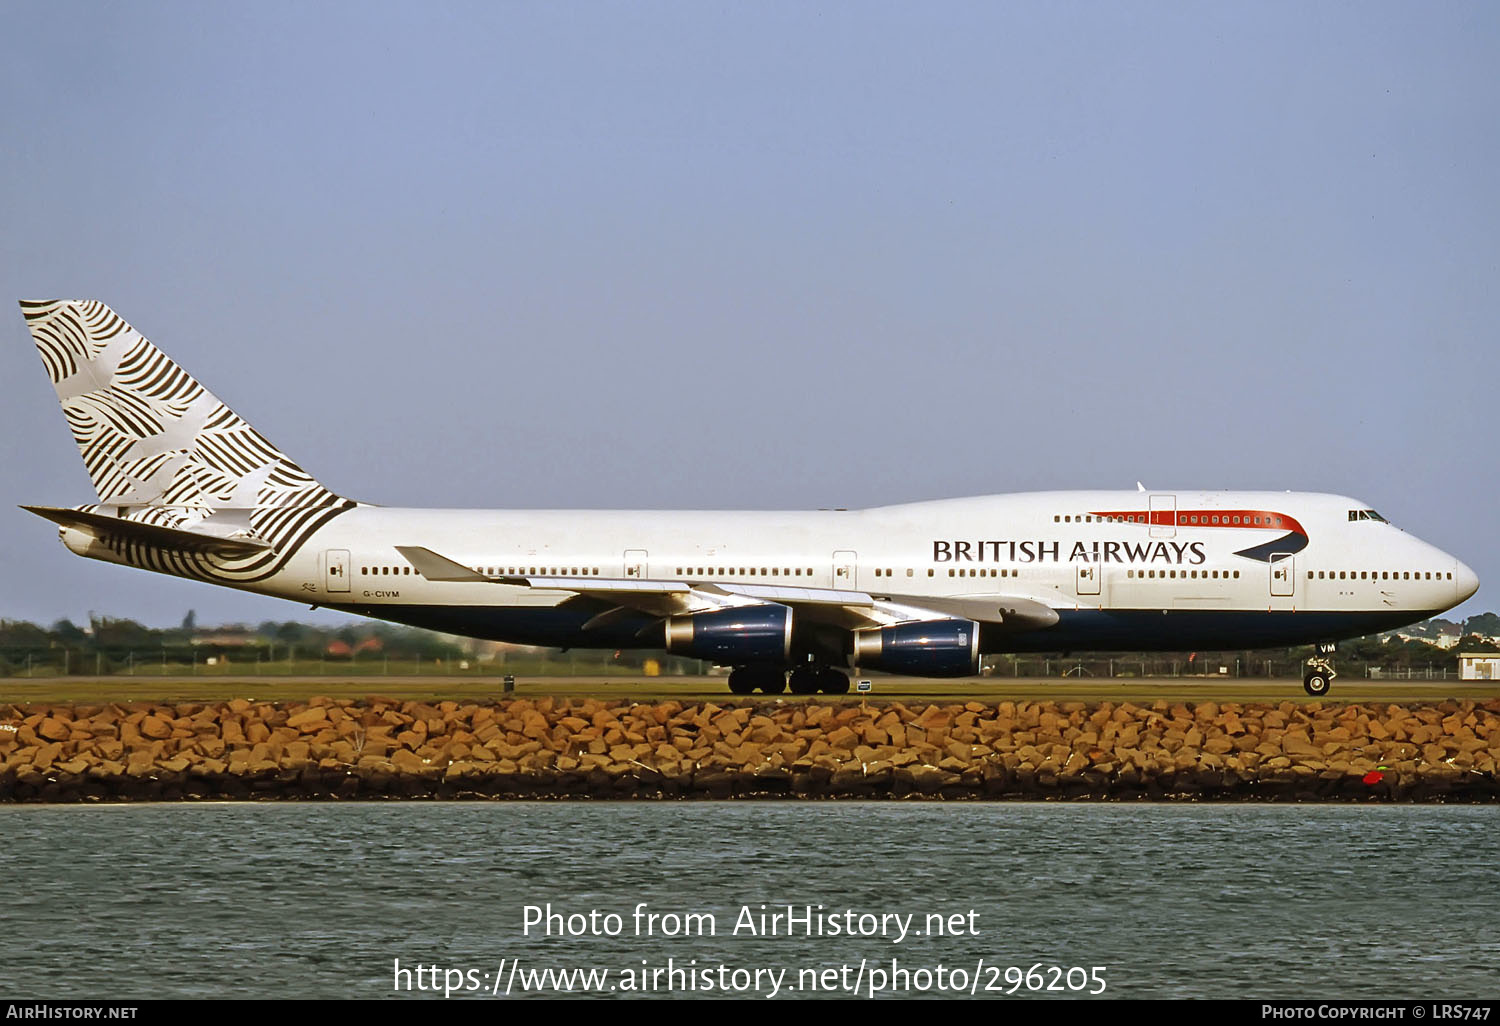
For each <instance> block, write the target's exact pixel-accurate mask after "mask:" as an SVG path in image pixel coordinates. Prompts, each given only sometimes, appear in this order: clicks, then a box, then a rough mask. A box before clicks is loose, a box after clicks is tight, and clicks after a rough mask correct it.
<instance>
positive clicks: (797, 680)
mask: <svg viewBox="0 0 1500 1026" xmlns="http://www.w3.org/2000/svg"><path fill="white" fill-rule="evenodd" d="M791 686H792V694H794V695H815V694H817V693H818V671H817V670H816V669H815V668H814V667H811V666H799V667H797V668H796V669H795V670H793V671H792V672H791Z"/></svg>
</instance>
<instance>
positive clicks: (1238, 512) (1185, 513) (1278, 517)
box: [1089, 509, 1307, 538]
mask: <svg viewBox="0 0 1500 1026" xmlns="http://www.w3.org/2000/svg"><path fill="white" fill-rule="evenodd" d="M1089 516H1092V517H1105V518H1113V519H1116V520H1123V521H1125V522H1126V523H1135V524H1150V525H1151V526H1152V527H1229V528H1238V529H1241V530H1243V529H1245V528H1249V529H1250V530H1252V531H1291V532H1293V533H1295V534H1300V535H1302V536H1303V537H1304V538H1305V537H1307V532H1306V531H1305V530H1303V528H1302V525H1301V524H1299V523H1297V521H1296V519H1295V518H1293V517H1289V516H1287V515H1286V514H1285V513H1277V512H1276V511H1275V510H1266V509H1179V510H1170V509H1156V510H1144V509H1130V510H1120V511H1118V512H1104V513H1090V514H1089ZM1194 517H1196V518H1197V521H1196V522H1194V520H1193V518H1194Z"/></svg>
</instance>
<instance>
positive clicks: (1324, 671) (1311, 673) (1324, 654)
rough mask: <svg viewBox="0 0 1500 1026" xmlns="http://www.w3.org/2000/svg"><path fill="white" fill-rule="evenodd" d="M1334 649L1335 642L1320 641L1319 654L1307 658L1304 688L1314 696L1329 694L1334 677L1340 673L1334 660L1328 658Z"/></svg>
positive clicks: (1303, 681)
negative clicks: (1334, 665)
mask: <svg viewBox="0 0 1500 1026" xmlns="http://www.w3.org/2000/svg"><path fill="white" fill-rule="evenodd" d="M1333 650H1334V643H1333V642H1331V641H1320V642H1318V652H1317V654H1316V655H1314V656H1311V657H1310V658H1309V659H1308V660H1307V670H1306V671H1305V672H1304V673H1303V674H1302V690H1303V691H1306V692H1307V693H1308V694H1309V695H1311V696H1312V697H1314V698H1322V697H1323V696H1324V695H1326V694H1328V688H1329V687H1330V686H1331V685H1332V684H1333V678H1335V677H1337V676H1338V675H1339V674H1338V671H1337V670H1335V669H1334V668H1333V661H1332V660H1330V659H1329V658H1328V656H1331V655H1333Z"/></svg>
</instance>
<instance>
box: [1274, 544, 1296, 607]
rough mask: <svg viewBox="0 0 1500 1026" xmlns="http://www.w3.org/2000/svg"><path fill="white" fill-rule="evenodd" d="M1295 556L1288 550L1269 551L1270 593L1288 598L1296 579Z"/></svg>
mask: <svg viewBox="0 0 1500 1026" xmlns="http://www.w3.org/2000/svg"><path fill="white" fill-rule="evenodd" d="M1295 563H1296V557H1294V556H1293V555H1292V554H1291V553H1290V552H1273V553H1271V594H1272V595H1274V596H1277V597H1279V598H1290V597H1291V594H1292V589H1293V587H1295V583H1294V582H1295V581H1296V579H1297V578H1296V566H1295Z"/></svg>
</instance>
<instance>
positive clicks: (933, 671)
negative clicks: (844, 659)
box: [854, 620, 979, 677]
mask: <svg viewBox="0 0 1500 1026" xmlns="http://www.w3.org/2000/svg"><path fill="white" fill-rule="evenodd" d="M854 665H855V666H859V667H868V668H869V669H872V670H884V671H885V672H886V673H909V674H912V675H913V676H918V677H969V676H972V675H974V674H976V673H978V672H979V625H978V624H977V623H975V622H974V621H973V620H923V621H921V622H918V623H898V624H896V625H895V626H894V627H878V628H875V629H873V630H864V631H857V632H855V635H854Z"/></svg>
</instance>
